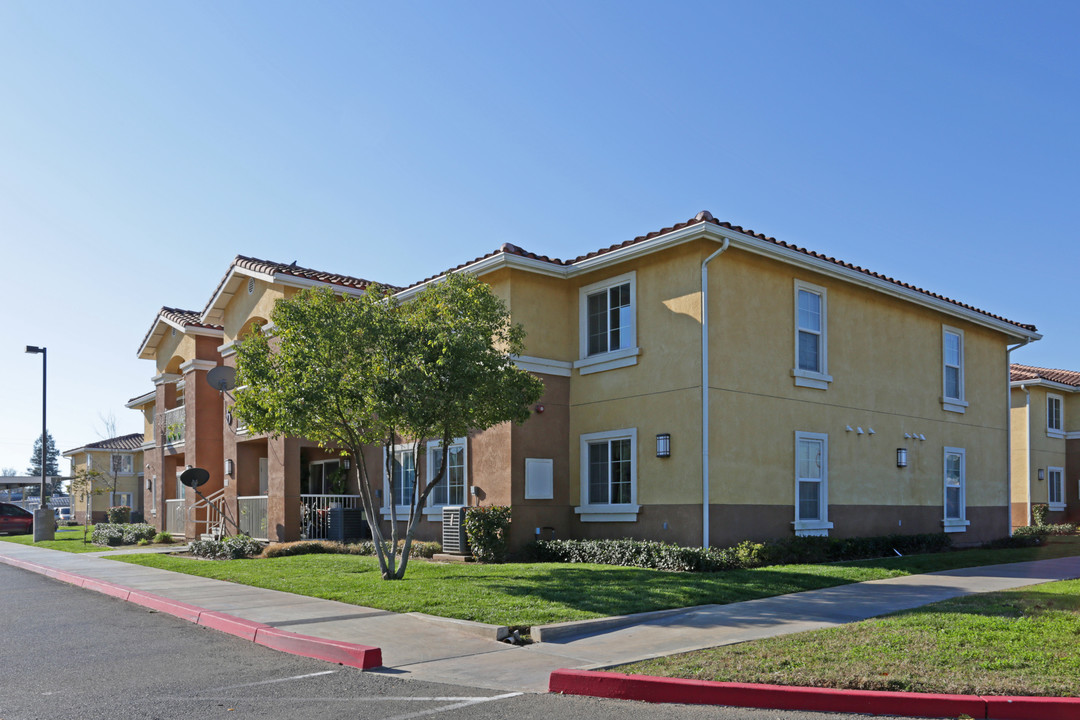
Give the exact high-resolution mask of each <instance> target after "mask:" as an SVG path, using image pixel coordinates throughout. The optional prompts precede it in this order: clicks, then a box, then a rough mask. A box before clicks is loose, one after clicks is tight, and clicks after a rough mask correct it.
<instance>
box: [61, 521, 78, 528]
mask: <svg viewBox="0 0 1080 720" xmlns="http://www.w3.org/2000/svg"><path fill="white" fill-rule="evenodd" d="M78 525H82V523H80V522H79V521H78V520H61V521H60V527H76V526H78Z"/></svg>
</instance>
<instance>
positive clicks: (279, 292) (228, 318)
mask: <svg viewBox="0 0 1080 720" xmlns="http://www.w3.org/2000/svg"><path fill="white" fill-rule="evenodd" d="M290 294H291V293H290ZM283 297H285V292H284V288H282V287H280V286H275V285H271V284H270V283H267V282H265V281H262V280H256V281H255V289H254V291H253V292H252V293H251V294H248V291H247V280H246V279H245V280H244V282H243V283H241V285H240V287H239V288H238V289H237V291H236V294H235V295H233V296H232V298H231V299H230V300H229V303H228V305H226V306H225V312H224V322H223V323H222V325H223V327H224V328H225V337H224V339H223V340H222V343H229V342H233V341H234V340H236V338H237V336H238V335H239V333H240V331H241V330H243V329H244V327H245V326H246V325H247V323H248V321H249V320H250V319H251V318H253V317H259V318H263V319H265V320H267V321H269V319H270V313H271V312H273V310H274V303H276V302H277V301H278V300H280V299H281V298H283Z"/></svg>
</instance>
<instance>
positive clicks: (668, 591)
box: [112, 538, 1080, 627]
mask: <svg viewBox="0 0 1080 720" xmlns="http://www.w3.org/2000/svg"><path fill="white" fill-rule="evenodd" d="M1071 555H1080V538H1065V539H1062V541H1061V542H1055V543H1050V544H1048V545H1046V546H1043V547H1037V548H1016V549H1009V550H970V551H958V552H949V553H939V554H935V555H922V556H912V557H906V558H898V557H894V558H885V559H880V560H864V561H859V562H850V563H836V564H828V565H779V566H773V567H766V568H758V569H755V570H732V571H728V572H720V573H676V572H663V571H659V570H645V569H641V568H629V567H616V566H612V565H590V564H584V563H583V564H556V563H508V564H505V565H479V564H477V565H472V564H457V563H447V564H443V563H432V562H423V561H419V560H412V561H410V563H409V569H408V572H407V574H406V576H405V579H403V580H397V581H385V580H383V579H382V578H381V577H380V575H379V570H378V563H377V561H376V560H375V559H374V558H369V557H359V556H354V555H300V556H294V557H281V558H273V559H252V560H228V561H216V562H210V561H205V560H197V559H193V558H187V557H180V556H170V555H126V556H117V557H115V558H112V559H114V560H118V561H121V562H129V563H134V564H138V565H146V566H150V567H157V568H162V569H165V570H172V571H174V572H182V573H187V574H190V575H199V576H202V577H210V578H215V579H218V580H228V581H230V582H235V583H240V584H243V585H252V586H255V587H262V588H269V589H272V590H282V591H285V592H291V593H296V594H298V595H307V596H310V597H318V598H325V599H327V600H337V601H339V602H345V603H351V604H354V605H363V606H366V607H372V608H379V609H382V610H389V611H392V612H424V613H429V614H432V615H439V616H442V617H451V618H460V619H463V620H474V621H477V622H485V623H493V624H496V625H509V626H518V627H520V626H532V625H542V624H547V623H555V622H563V621H567V620H584V619H588V618H596V617H606V616H610V615H626V614H630V613H638V612H647V611H650V610H664V609H668V608H678V607H689V606H693V605H706V604H711V603H715V604H724V603H731V602H739V601H742V600H753V599H756V598H762V597H771V596H774V595H783V594H786V593H791V592H800V591H802V590H814V589H818V588H824V587H832V586H836V585H845V584H847V583H853V582H863V581H866V580H878V579H883V578H889V577H897V576H901V575H910V574H917V573H924V572H932V571H934V570H948V569H954V568H961V567H972V566H977V565H993V564H998V563H1007V562H1020V561H1024V560H1040V559H1049V558H1052V557H1064V556H1071Z"/></svg>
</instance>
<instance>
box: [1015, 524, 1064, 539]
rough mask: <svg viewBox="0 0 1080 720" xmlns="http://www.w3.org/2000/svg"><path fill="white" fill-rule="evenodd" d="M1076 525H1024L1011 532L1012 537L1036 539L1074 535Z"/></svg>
mask: <svg viewBox="0 0 1080 720" xmlns="http://www.w3.org/2000/svg"><path fill="white" fill-rule="evenodd" d="M1075 534H1076V525H1073V524H1072V523H1058V524H1049V525H1024V526H1023V527H1018V528H1016V529H1015V530H1013V537H1038V538H1043V537H1046V536H1047V535H1075Z"/></svg>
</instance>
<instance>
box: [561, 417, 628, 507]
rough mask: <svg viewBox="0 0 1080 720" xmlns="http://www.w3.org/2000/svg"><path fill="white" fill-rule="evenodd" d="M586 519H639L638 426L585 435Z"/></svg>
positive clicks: (583, 495) (583, 485)
mask: <svg viewBox="0 0 1080 720" xmlns="http://www.w3.org/2000/svg"><path fill="white" fill-rule="evenodd" d="M580 482H581V507H578V508H576V509H575V512H577V514H578V515H580V516H581V520H582V521H583V522H632V521H634V520H637V513H638V510H640V507H639V506H638V505H637V429H636V428H631V429H627V430H612V431H608V432H598V433H589V434H587V435H582V436H581V475H580Z"/></svg>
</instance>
